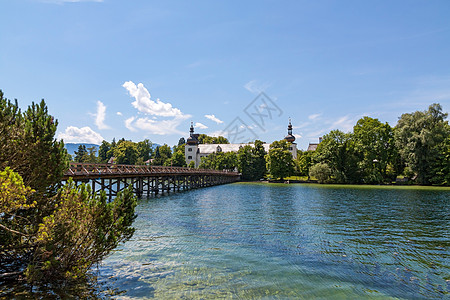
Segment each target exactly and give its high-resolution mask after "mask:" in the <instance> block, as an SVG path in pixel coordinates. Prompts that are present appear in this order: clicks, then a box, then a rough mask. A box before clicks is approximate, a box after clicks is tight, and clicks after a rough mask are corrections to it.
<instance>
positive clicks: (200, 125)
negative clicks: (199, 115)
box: [195, 122, 208, 129]
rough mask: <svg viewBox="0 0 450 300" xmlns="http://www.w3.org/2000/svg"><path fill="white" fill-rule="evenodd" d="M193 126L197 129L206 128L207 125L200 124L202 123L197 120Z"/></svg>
mask: <svg viewBox="0 0 450 300" xmlns="http://www.w3.org/2000/svg"><path fill="white" fill-rule="evenodd" d="M195 128H198V129H207V128H208V126H206V125H205V124H202V123H199V122H197V123H195Z"/></svg>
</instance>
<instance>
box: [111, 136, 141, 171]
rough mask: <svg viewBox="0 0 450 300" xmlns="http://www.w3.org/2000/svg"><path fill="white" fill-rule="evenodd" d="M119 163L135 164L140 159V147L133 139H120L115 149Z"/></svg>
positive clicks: (115, 155)
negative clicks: (138, 147)
mask: <svg viewBox="0 0 450 300" xmlns="http://www.w3.org/2000/svg"><path fill="white" fill-rule="evenodd" d="M114 157H115V158H116V161H117V163H118V164H126V165H134V164H136V161H137V159H138V149H137V146H136V144H135V143H133V142H132V141H125V140H120V141H119V142H118V143H117V146H116V147H115V149H114Z"/></svg>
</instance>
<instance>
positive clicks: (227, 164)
mask: <svg viewBox="0 0 450 300" xmlns="http://www.w3.org/2000/svg"><path fill="white" fill-rule="evenodd" d="M447 116H448V114H447V113H444V112H442V107H441V106H440V105H439V104H432V105H430V106H429V108H428V110H426V111H416V112H413V113H405V114H403V115H402V116H401V117H400V118H399V121H398V123H397V125H396V126H395V127H391V126H390V125H389V124H388V123H382V122H381V121H379V120H378V119H376V118H371V117H368V116H365V117H363V118H361V119H359V120H358V121H357V123H356V124H355V126H354V127H353V131H352V132H348V133H344V132H342V131H340V130H332V131H330V132H329V133H328V134H326V135H324V136H323V139H322V142H321V143H320V144H319V145H318V146H317V149H316V150H315V151H301V150H298V152H297V158H296V159H293V157H292V154H291V153H290V152H289V147H290V145H289V143H288V142H286V141H285V140H281V141H275V142H273V143H272V144H271V145H270V149H269V152H268V153H266V152H265V150H264V148H263V146H262V144H263V142H262V141H259V140H256V141H254V142H252V143H253V144H254V147H251V146H248V145H247V146H243V147H241V148H240V149H239V151H238V152H236V153H235V152H215V153H212V154H210V155H208V156H205V157H202V159H201V162H200V165H199V168H204V169H216V170H238V171H239V172H241V173H242V176H241V178H242V180H247V181H254V180H260V179H271V180H285V179H289V177H291V176H303V177H306V181H310V180H311V179H314V180H317V181H318V182H319V183H346V184H352V183H353V184H391V183H393V182H396V181H397V180H398V181H401V182H402V183H403V184H419V185H442V186H445V185H447V186H448V185H450V125H449V124H448V121H447V120H446V119H447ZM198 140H199V143H200V144H202V143H204V144H208V143H221V144H227V143H229V142H228V140H227V139H226V138H224V137H210V136H207V135H204V134H201V135H200V136H199V139H198ZM185 142H186V141H185V139H184V138H180V140H179V142H178V144H177V145H175V146H173V147H170V146H168V145H167V144H164V145H162V146H157V147H156V148H155V149H154V148H153V147H152V143H151V142H150V141H149V140H144V141H141V142H137V143H135V142H132V141H127V140H125V139H123V138H122V139H120V140H119V141H118V142H116V141H115V140H113V141H112V142H111V143H109V142H107V141H103V142H102V144H101V145H100V147H99V151H98V156H97V155H96V151H95V148H89V149H86V148H85V147H84V146H82V145H81V146H80V147H79V149H78V151H77V152H75V157H74V158H73V160H74V161H76V162H90V163H106V162H108V161H111V159H112V158H113V160H114V162H115V163H120V164H151V165H156V166H180V167H185V166H186V162H185V161H186V159H185V154H184V146H185ZM83 147H84V148H83ZM189 167H194V166H193V164H191V165H190V166H189Z"/></svg>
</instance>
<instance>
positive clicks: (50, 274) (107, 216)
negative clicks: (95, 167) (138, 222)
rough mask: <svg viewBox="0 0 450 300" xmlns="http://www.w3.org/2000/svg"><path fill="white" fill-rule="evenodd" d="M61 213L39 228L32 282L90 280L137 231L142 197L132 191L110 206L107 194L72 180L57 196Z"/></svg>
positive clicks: (29, 276) (30, 269) (29, 275)
mask: <svg viewBox="0 0 450 300" xmlns="http://www.w3.org/2000/svg"><path fill="white" fill-rule="evenodd" d="M55 203H56V204H55V210H54V212H53V214H51V215H49V216H46V217H45V218H44V219H43V222H42V223H41V224H39V230H38V232H37V234H36V244H35V247H36V248H35V253H34V256H33V259H32V261H31V262H30V263H29V265H28V267H27V270H26V273H25V274H26V276H27V280H28V281H30V282H35V281H39V282H41V281H46V282H52V281H54V280H61V279H65V280H73V279H79V278H84V276H86V274H87V272H88V271H89V269H90V268H91V267H92V266H93V265H94V264H96V263H99V262H100V261H101V260H102V259H103V258H104V257H105V256H106V255H107V254H108V253H109V252H110V251H111V250H113V249H114V248H115V247H117V245H118V244H119V243H120V242H123V241H126V240H128V239H129V238H130V237H131V236H132V235H133V232H134V229H133V228H132V227H131V224H132V223H133V221H134V219H135V218H136V215H135V214H134V209H135V206H136V203H137V202H136V198H135V196H134V195H133V191H132V189H131V188H129V189H126V190H124V191H123V192H122V193H119V194H118V195H117V197H116V198H115V199H114V201H112V202H110V203H107V201H106V195H105V193H101V194H100V195H92V192H91V190H90V187H89V186H85V185H81V186H80V187H76V186H75V184H74V183H73V182H71V181H70V182H68V184H67V185H65V186H64V187H63V188H62V189H61V190H60V191H59V193H58V195H57V196H56V197H55Z"/></svg>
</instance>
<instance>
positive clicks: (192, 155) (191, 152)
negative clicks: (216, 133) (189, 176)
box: [184, 122, 199, 168]
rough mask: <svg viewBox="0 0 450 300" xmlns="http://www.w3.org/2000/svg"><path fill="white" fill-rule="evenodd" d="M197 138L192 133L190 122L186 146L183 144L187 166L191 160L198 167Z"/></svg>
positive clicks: (192, 128)
mask: <svg viewBox="0 0 450 300" xmlns="http://www.w3.org/2000/svg"><path fill="white" fill-rule="evenodd" d="M197 152H198V139H197V136H196V134H194V125H193V123H192V122H191V128H190V130H189V137H188V139H187V141H186V146H184V155H185V157H186V164H187V165H188V166H189V163H190V162H191V161H193V162H194V163H195V167H196V168H197V167H198V164H199V162H198V159H197Z"/></svg>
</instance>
